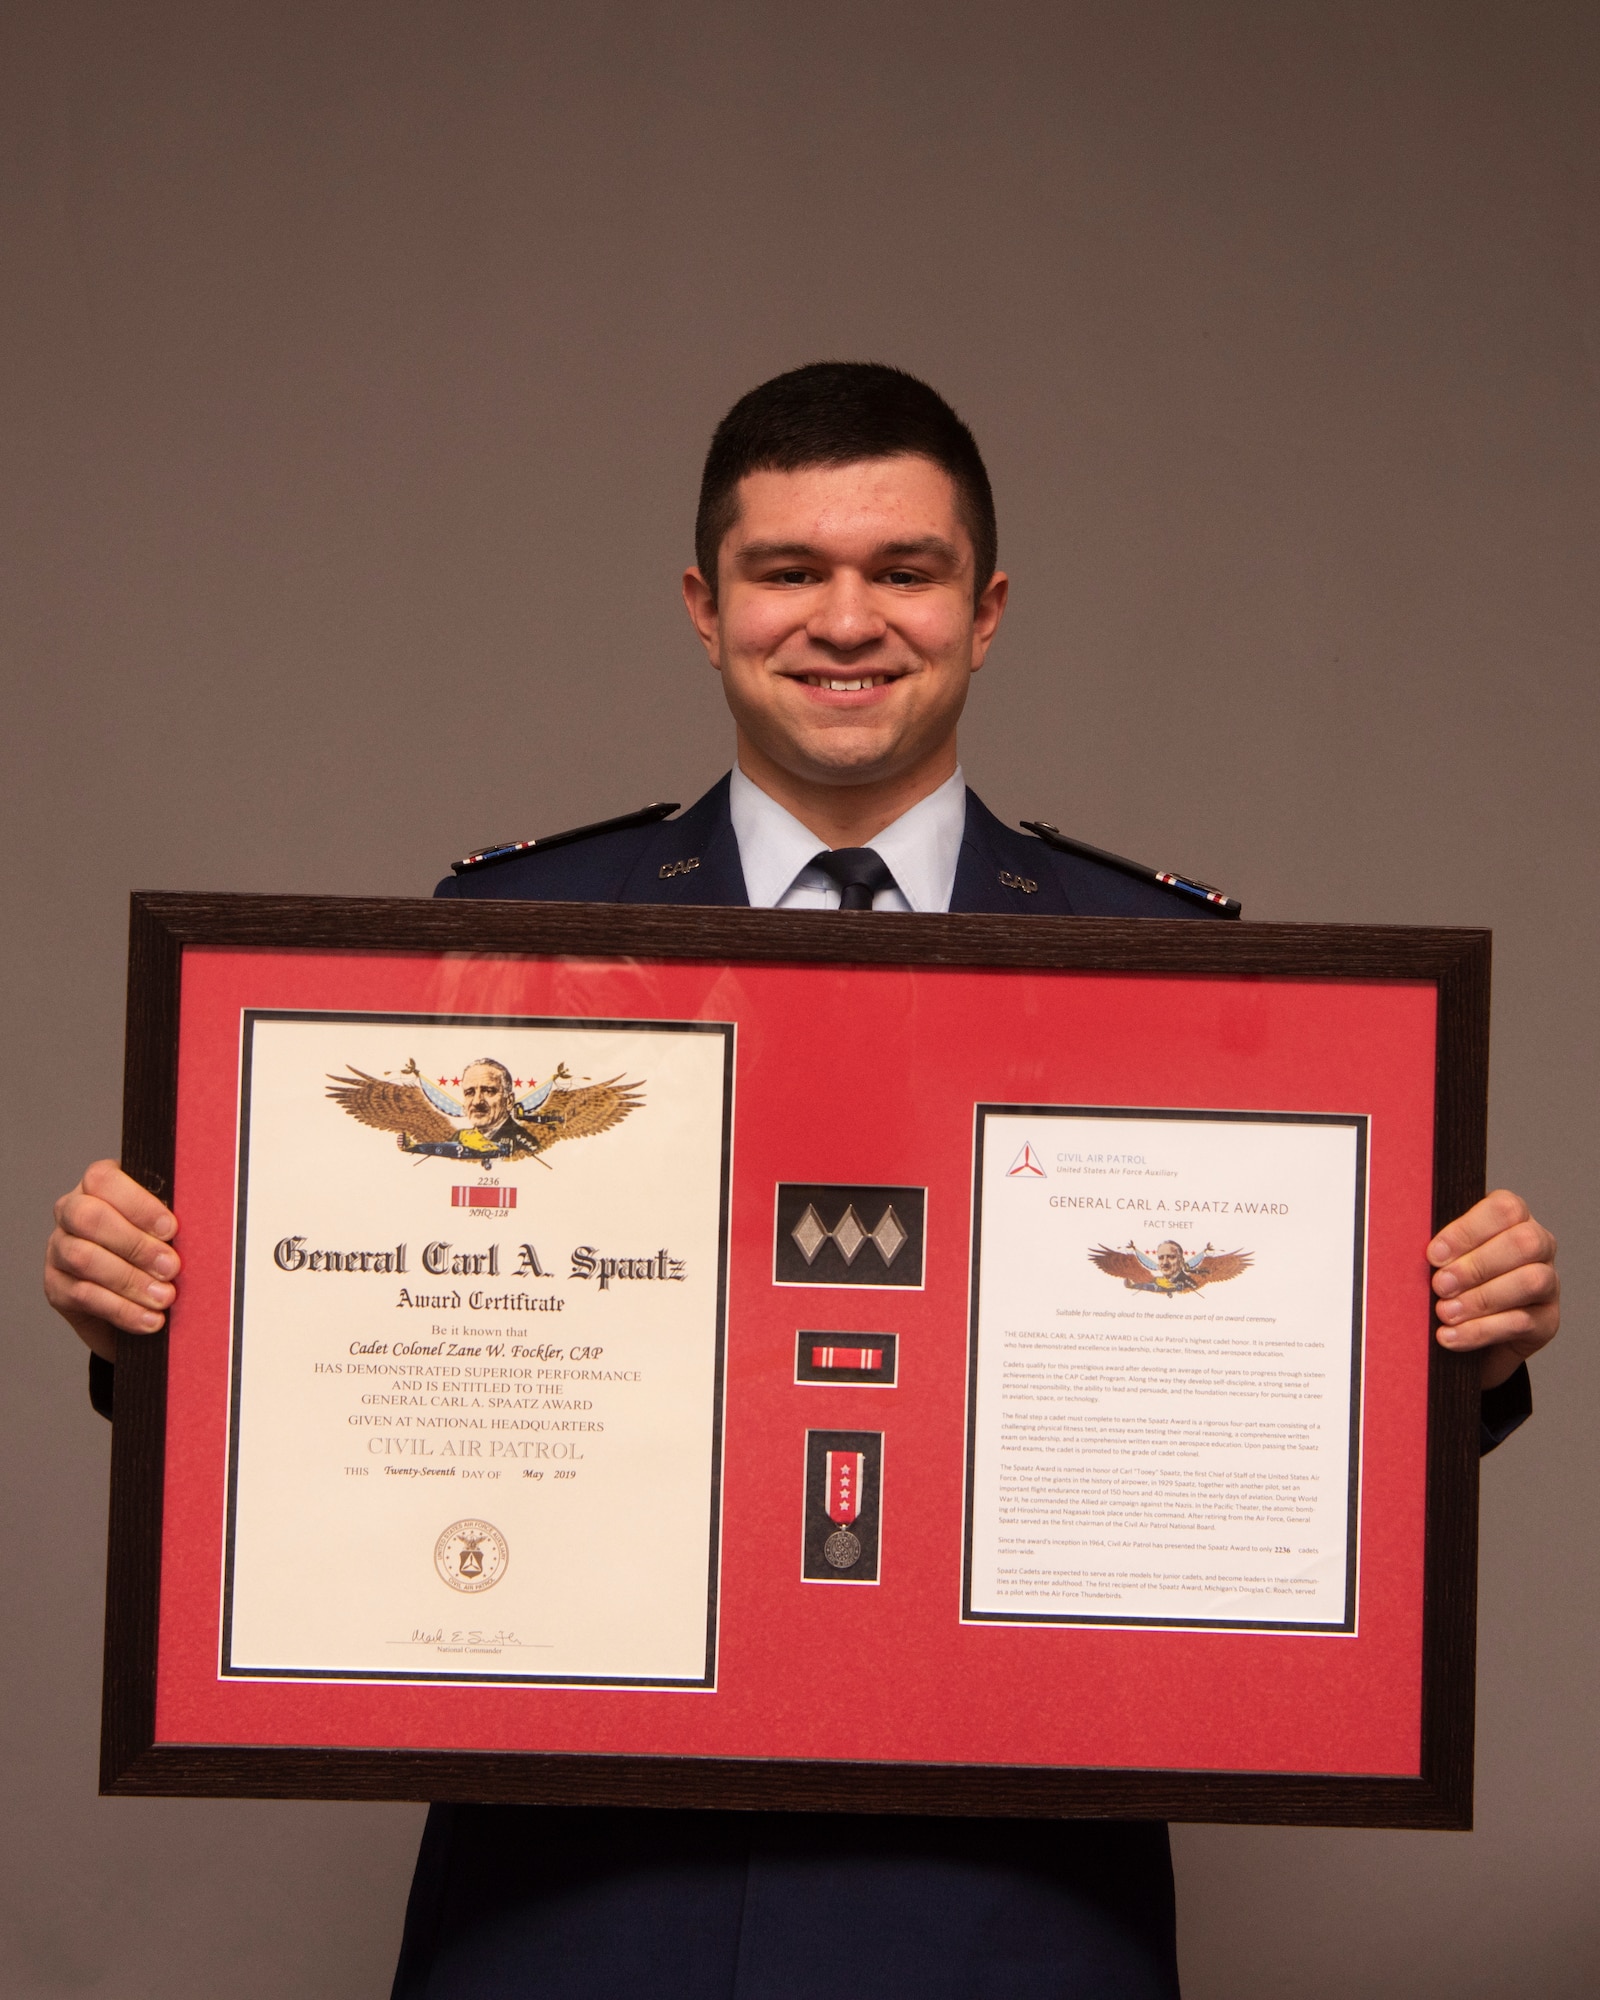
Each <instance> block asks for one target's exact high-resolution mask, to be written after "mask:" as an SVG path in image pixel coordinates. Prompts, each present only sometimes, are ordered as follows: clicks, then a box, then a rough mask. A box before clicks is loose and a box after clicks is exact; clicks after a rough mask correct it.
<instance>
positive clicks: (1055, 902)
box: [950, 789, 1073, 917]
mask: <svg viewBox="0 0 1600 2000" xmlns="http://www.w3.org/2000/svg"><path fill="white" fill-rule="evenodd" d="M950 907H951V909H952V910H961V911H964V912H970V913H979V912H988V913H992V914H994V915H997V916H1015V917H1070V916H1071V915H1072V913H1073V912H1072V905H1071V903H1070V902H1068V900H1067V893H1066V891H1065V890H1064V889H1063V888H1062V886H1061V878H1060V877H1059V876H1058V875H1057V874H1056V871H1055V869H1054V868H1053V867H1051V865H1050V856H1049V853H1048V852H1047V850H1046V849H1045V848H1044V847H1043V845H1042V843H1041V842H1039V841H1037V840H1031V839H1029V837H1028V836H1027V835H1026V834H1023V833H1013V832H1012V831H1011V829H1010V827H1008V826H1005V825H1003V824H1002V823H1001V821H999V820H997V819H996V818H995V816H994V814H993V813H992V812H990V810H989V808H988V807H987V806H986V805H985V804H984V803H983V801H982V799H980V798H979V797H978V795H977V793H976V792H974V791H971V790H970V789H969V791H968V792H967V825H966V831H965V833H964V834H963V835H962V838H961V858H960V860H959V861H958V862H957V863H956V881H955V887H954V889H953V890H952V891H951V894H950Z"/></svg>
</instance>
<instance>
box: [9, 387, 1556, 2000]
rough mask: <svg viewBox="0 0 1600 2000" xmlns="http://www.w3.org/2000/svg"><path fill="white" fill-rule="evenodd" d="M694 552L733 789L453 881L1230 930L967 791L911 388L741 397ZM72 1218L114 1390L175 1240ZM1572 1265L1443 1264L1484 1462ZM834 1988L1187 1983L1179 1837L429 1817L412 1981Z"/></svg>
mask: <svg viewBox="0 0 1600 2000" xmlns="http://www.w3.org/2000/svg"><path fill="white" fill-rule="evenodd" d="M696 556H697V564H696V567H695V568H693V569H691V570H689V571H688V572H687V573H686V575H685V577H684V584H683V588H684V598H685V602H686V604H687V606H688V610H689V615H690V617H691V619H692V620H693V621H694V624H695V627H696V629H697V630H698V632H699V633H700V636H701V639H702V640H703V642H704V644H705V647H706V652H707V655H708V656H709V658H710V661H711V664H712V666H713V667H714V668H715V669H716V671H717V672H718V673H719V674H720V675H721V676H722V681H723V688H724V691H725V693H726V695H727V700H728V706H729V708H730V709H731V711H732V713H733V718H734V724H735V730H736V736H737V748H738V761H737V765H736V767H735V769H734V770H733V772H732V773H730V775H729V776H728V777H726V778H724V779H722V780H721V781H720V782H719V783H718V784H717V785H716V786H714V787H713V789H712V790H711V791H710V792H709V793H707V795H706V796H705V797H704V798H703V799H701V800H700V801H699V803H698V804H696V805H695V806H693V807H691V808H690V810H689V811H688V812H687V813H685V814H683V815H682V816H681V817H680V818H678V819H674V820H663V819H661V818H660V816H659V815H636V816H634V819H633V821H632V822H629V823H622V824H616V823H613V824H612V825H610V826H609V827H603V828H600V829H596V830H593V831H591V832H589V833H588V834H586V835H584V836H582V837H575V838H568V839H564V840H562V841H559V842H555V843H551V844H550V845H548V846H544V845H538V846H535V847H533V848H531V849H529V848H521V849H518V848H506V849H496V850H491V851H490V852H489V853H487V854H486V855H484V856H482V857H478V858H476V859H475V860H474V861H472V862H469V863H468V864H464V865H463V867H462V871H461V872H460V873H457V874H455V875H452V876H450V877H449V878H447V879H446V880H445V881H444V882H442V883H441V884H440V885H439V893H440V894H442V895H449V896H458V897H460V896H465V897H479V896H482V897H508V896H509V897H529V898H543V899H557V900H572V899H578V900H594V901H620V902H656V903H733V904H738V903H754V904H759V905H765V906H778V907H782V908H837V907H843V908H846V909H858V910H861V911H863V912H866V911H868V910H871V909H907V908H909V909H914V910H945V909H957V910H991V911H1008V912H1013V913H1015V914H1016V915H1017V916H1019V917H1025V916H1028V915H1032V914H1039V913H1047V914H1054V915H1067V916H1071V915H1117V916H1158V917H1182V916H1187V917H1194V918H1207V917H1216V916H1220V915H1222V914H1225V912H1224V910H1223V908H1222V906H1221V902H1220V899H1217V898H1216V897H1215V896H1214V895H1211V894H1208V892H1206V891H1204V890H1202V889H1197V888H1194V887H1192V886H1185V885H1181V884H1180V885H1178V886H1175V887H1169V886H1163V885H1162V884H1161V883H1160V882H1159V881H1158V880H1156V879H1155V878H1154V877H1152V876H1149V875H1147V874H1143V873H1142V872H1141V871H1139V870H1137V869H1134V870H1132V872H1129V870H1128V869H1127V868H1124V867H1122V866H1120V865H1112V864H1109V863H1107V862H1105V861H1103V860H1098V859H1095V858H1093V857H1092V855H1085V854H1082V853H1080V852H1077V851H1074V850H1073V849H1072V848H1071V847H1070V846H1063V847H1060V848H1058V847H1056V846H1054V845H1053V844H1051V843H1050V842H1048V841H1047V840H1044V839H1036V838H1033V837H1031V836H1025V835H1022V834H1019V833H1016V832H1013V831H1011V830H1009V829H1008V828H1006V827H1004V826H1003V825H1002V824H1001V823H1000V821H999V820H997V819H996V818H995V817H994V816H993V815H992V814H991V813H989V812H988V811H987V809H986V808H985V807H984V806H983V805H982V804H981V803H980V802H979V800H978V799H977V798H976V797H975V796H974V795H973V794H972V793H970V792H968V791H967V790H966V788H965V786H964V785H963V783H962V778H961V771H960V767H959V765H958V763H957V759H956V725H957V722H958V720H959V717H960V714H961V710H962V707H963V704H964V703H965V700H966V696H967V690H968V687H969V685H970V682H971V678H972V676H973V674H975V673H976V672H977V671H978V669H979V668H980V667H981V666H982V665H983V662H984V657H985V655H986V653H987V651H988V648H989V645H990V642H991V641H992V640H993V638H994V635H995V632H996V630H997V628H998V626H999V623H1000V619H1001V616H1002V614H1003V612H1004V609H1005V601H1006V590H1007V580H1006V578H1005V576H1004V575H1003V574H1002V573H1001V572H1000V571H999V570H998V569H997V568H996V566H995V526H994V509H993V504H992V501H991V498H990V493H989V483H988V479H987V476H986V474H985V472H984V468H983V463H982V460H981V459H980V457H979V455H978V450H977V446H976V444H975V443H974V442H973V439H972V437H971V434H970V433H969V432H968V431H967V429H966V428H965V426H964V425H963V424H961V422H960V421H959V419H958V418H957V417H956V416H955V414H954V412H953V411H951V410H950V409H949V408H948V406H947V405H946V404H945V403H943V402H942V401H941V399H940V398H939V397H938V396H936V395H935V394H934V392H933V391H932V390H931V389H929V388H927V387H926V386H925V385H924V384H922V383H920V382H917V381H915V380H913V379H912V378H911V377H909V376H907V375H904V374H902V373H900V372H899V371H897V370H894V369H889V368H881V367H876V366H867V365H859V364H845V363H824V364H820V365H817V366H814V367H810V368H802V369H798V370H795V371H794V372H793V373H791V374H788V375H784V376H779V377H778V378H777V379H776V380H774V381H772V382H768V383H766V384H764V385H763V386H762V387H760V388H758V389H755V390H753V391H752V392H751V393H750V394H749V395H748V396H746V397H744V398H743V399H741V401H740V402H739V403H738V404H736V405H735V407H734V409H733V410H732V411H731V412H730V413H729V415H728V416H727V417H726V418H725V419H724V421H723V423H722V424H721V425H720V426H719V428H718V430H717V433H716V436H715V437H714V439H713V441H712V446H711V451H710V455H709V457H708V459H707V462H706V468H705V476H704V481H703V484H702V489H701V499H700V510H699V517H698V521H697V527H696ZM641 818H642V819H644V820H645V821H646V822H647V823H645V824H639V823H638V821H639V820H640V819H641ZM867 920H868V919H867V917H866V916H865V915H863V921H867ZM56 1216H57V1227H56V1230H55V1233H54V1234H53V1235H52V1237H51V1239H50V1248H49V1252H48V1259H47V1265H46V1274H45V1289H46V1293H47V1295H48V1297H49V1298H50V1301H51V1303H52V1304H53V1305H54V1306H55V1307H56V1308H57V1310H58V1311H60V1312H61V1313H62V1314H63V1315H64V1317H66V1318H67V1319H68V1321H69V1322H70V1323H71V1324H72V1325H73V1326H74V1327H75V1328H76V1330H77V1331H78V1333H79V1334H80V1336H81V1337H82V1338H83V1339H84V1340H85V1341H86V1342H87V1343H88V1344H89V1346H90V1347H91V1348H92V1349H93V1350H94V1352H95V1355H96V1357H97V1360H96V1362H95V1363H92V1364H91V1368H92V1372H94V1373H95V1374H96V1375H97V1377H98V1385H97V1386H98V1388H99V1391H100V1400H101V1401H102V1402H103V1403H104V1402H106V1401H108V1400H109V1379H108V1378H109V1374H110V1370H109V1368H108V1367H107V1365H106V1361H107V1359H108V1358H109V1356H110V1354H111V1353H112V1351H113V1339H112V1329H113V1328H114V1327H123V1328H127V1329H130V1330H133V1331H143V1332H150V1331H154V1330H155V1329H156V1328H157V1327H159V1326H160V1325H161V1324H162V1320H163V1316H164V1313H165V1310H166V1308H167V1307H168V1306H169V1305H170V1304H171V1302H172V1299H173V1297H174V1295H175V1286H174V1282H173V1281H174V1280H175V1279H176V1277H177V1275H178V1269H179V1260H178V1256H177V1252H176V1251H175V1250H174V1249H173V1247H172V1239H173V1237H174V1236H175V1234H176V1230H177V1222H176V1219H175V1218H174V1217H173V1216H172V1214H171V1213H170V1212H169V1211H167V1210H166V1209H165V1208H164V1207H163V1206H162V1204H161V1203H160V1202H158V1201H157V1200H156V1199H155V1198H154V1197H153V1196H152V1195H150V1194H149V1193H147V1192H146V1191H145V1190H144V1189H142V1188H139V1187H138V1186H136V1185H135V1183H133V1182H132V1181H131V1180H129V1179H128V1178H127V1176H125V1175H123V1174H121V1173H120V1171H119V1170H118V1169H117V1167H116V1166H115V1164H114V1163H112V1162H110V1161H101V1162H99V1163H97V1165H95V1166H94V1167H92V1168H90V1170H89V1172H88V1173H87V1174H86V1175H85V1176H84V1179H83V1181H82V1183H80V1185H79V1186H78V1187H77V1188H75V1189H74V1190H73V1192H72V1193H71V1194H69V1195H66V1196H64V1197H63V1198H62V1200H61V1201H60V1202H59V1203H58V1204H57V1210H56ZM1421 1247H1422V1246H1420V1245H1419V1249H1420V1248H1421ZM1554 1250H1555V1246H1554V1243H1553V1241H1552V1239H1551V1238H1550V1236H1549V1233H1548V1232H1547V1231H1545V1230H1544V1229H1542V1228H1541V1227H1540V1225H1539V1224H1538V1223H1536V1222H1535V1221H1533V1220H1532V1218H1531V1217H1530V1216H1529V1214H1528V1211H1527V1208H1526V1205H1525V1204H1524V1203H1522V1202H1521V1201H1520V1200H1519V1199H1518V1198H1517V1197H1516V1196H1514V1195H1510V1194H1507V1193H1504V1192H1500V1193H1497V1194H1493V1195H1490V1196H1489V1197H1488V1198H1487V1199H1486V1200H1485V1201H1483V1202H1480V1203H1479V1204H1478V1205H1477V1207H1475V1208H1474V1209H1473V1210H1471V1212H1470V1213H1469V1214H1467V1215H1466V1216H1463V1217H1462V1218H1461V1219H1460V1220H1459V1221H1457V1222H1455V1223H1453V1224H1451V1225H1450V1227H1449V1228H1448V1229H1446V1230H1445V1231H1443V1232H1442V1233H1441V1234H1440V1236H1439V1237H1438V1238H1437V1239H1436V1240H1435V1241H1434V1242H1433V1243H1431V1244H1429V1245H1428V1246H1427V1256H1428V1258H1429V1261H1430V1262H1431V1263H1432V1264H1433V1266H1434V1268H1435V1276H1434V1289H1435V1292H1436V1293H1437V1295H1438V1298H1439V1301H1440V1304H1439V1317H1440V1320H1441V1322H1442V1324H1441V1329H1440V1335H1439V1337H1440V1339H1441V1340H1442V1341H1444V1342H1445V1343H1446V1344H1447V1345H1451V1346H1456V1347H1459V1348H1462V1349H1469V1350H1477V1351H1481V1353H1482V1354H1483V1383H1484V1388H1485V1391H1486V1394H1485V1398H1484V1431H1485V1436H1484V1442H1485V1447H1486V1448H1491V1447H1492V1446H1493V1445H1494V1444H1497V1443H1498V1442H1499V1441H1500V1439H1501V1438H1502V1437H1503V1436H1505V1435H1506V1434H1507V1433H1508V1432H1509V1431H1510V1430H1511V1429H1513V1428H1514V1427H1515V1426H1516V1424H1517V1423H1518V1422H1520V1421H1521V1419H1522V1417H1523V1416H1525V1415H1526V1413H1527V1409H1528V1400H1527V1376H1526V1372H1525V1370H1524V1369H1523V1367H1522V1362H1523V1359H1524V1358H1525V1357H1526V1356H1527V1355H1528V1354H1531V1353H1532V1352H1534V1351H1535V1350H1536V1349H1537V1348H1539V1347H1540V1346H1542V1345H1543V1344H1544V1343H1545V1342H1546V1341H1547V1340H1549V1339H1550V1338H1551V1337H1552V1335H1553V1334H1554V1333H1555V1330H1556V1325H1557V1316H1558V1306H1557V1281H1556V1277H1555V1271H1554V1268H1553V1262H1552V1260H1553V1257H1554ZM102 1357H104V1358H102ZM846 1984H847V1985H849V1986H850V1987H851V1988H860V1989H863V1990H866V1991H869V1992H872V1993H875V1994H877V1995H880V1996H883V2000H935V1996H941V1995H949V1996H952V2000H954V1996H957V1995H960V1996H974V1995H982V1996H990V1995H992V1996H1017V2000H1022V1996H1027V2000H1041V1997H1042V1996H1046V1995H1060V1996H1069V1995H1072V1996H1077V1995H1084V1996H1087V1995H1098V1994H1107V1995H1109V1994H1112V1993H1115V1994H1118V1995H1121V1996H1128V2000H1133V1996H1152V2000H1154V1996H1171V1995H1174V1994H1175V1993H1176V1991H1177V1969H1176V1954H1175V1945H1174V1937H1173V1908H1172V1879H1171V1868H1170V1863H1169V1860H1168V1855H1167V1841H1166V1830H1165V1828H1164V1827H1160V1826H1154V1825H1130V1824H1110V1823H1105V1824H1101V1823H1094V1822H1082V1823H1065V1824H1063V1823H1059V1822H1057V1823H1040V1822H1003V1821H990V1822H974V1821H962V1820H946V1821H918V1820H913V1819H904V1818H895V1819H887V1818H886V1819H874V1818H871V1817H866V1816H850V1815H844V1816H838V1817H824V1816H820V1815H805V1814H794V1815H784V1814H738V1813H652V1812H648V1811H638V1812H630V1811H611V1810H570V1809H535V1808H496V1807H445V1808H440V1807H436V1808H435V1809H434V1812H433V1814H432V1815H431V1817H430V1820H429V1826H428V1832H427V1835H426V1837H425V1839H424V1843H423V1851H422V1856H421V1860H420V1862H419V1865H418V1871H417V1878H416V1882H415V1885H414V1887H413V1891H412V1900H411V1907H410V1911H409V1913H408V1917H407V1926H406V1941H405V1946H404V1949H403V1952H402V1958H401V1965H400V1970H399V1973H398V1975H397V1980H396V1986H395V1993H396V1995H397V1996H398V2000H424V1996H425V2000H499V1996H511V1995H518V1996H539V2000H580V1996H581V1997H582V2000H590V1996H594V2000H600V1996H607V1997H608V2000H609V1996H622V1995H632V1994H635V1993H645V1992H648V1993H650V1994H652V1995H653V1996H656V2000H671V1996H678V1995H681V1996H683V2000H690V1996H693V1997H694V2000H700V1996H705V1995H711V1994H718V1995H729V1996H732V2000H791V1996H792V2000H814V1996H816V1995H818V1994H820V1993H823V1992H825V1991H828V1990H831V1989H832V1988H833V1987H835V1986H843V1985H846Z"/></svg>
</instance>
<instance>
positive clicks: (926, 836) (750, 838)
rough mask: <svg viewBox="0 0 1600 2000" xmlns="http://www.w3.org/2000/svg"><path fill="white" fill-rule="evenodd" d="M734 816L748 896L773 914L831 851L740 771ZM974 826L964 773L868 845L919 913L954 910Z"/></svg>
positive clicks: (731, 802) (734, 784)
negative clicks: (820, 855)
mask: <svg viewBox="0 0 1600 2000" xmlns="http://www.w3.org/2000/svg"><path fill="white" fill-rule="evenodd" d="M728 810H729V812H730V814H731V815H732V819H733V832H734V838H735V839H736V840H737V841H738V843H739V861H740V864H741V866H742V867H743V869H744V883H745V890H746V892H747V894H748V895H749V898H750V903H751V907H752V908H753V909H766V910H770V909H774V908H775V907H776V906H777V904H778V903H779V902H780V901H781V900H782V898H783V897H784V896H785V895H786V894H787V892H788V891H789V889H790V888H792V887H793V885H794V882H795V879H796V877H797V876H799V875H801V874H802V873H803V872H804V871H805V869H806V868H807V867H808V866H809V865H810V862H811V857H812V856H813V855H814V854H815V853H816V852H817V850H818V848H820V847H821V846H822V845H823V844H824V843H823V842H822V841H820V840H818V838H817V836H816V835H815V834H814V833H813V832H812V831H811V829H810V828H809V827H807V826H803V825H802V824H801V822H800V821H799V820H797V819H796V818H795V816H794V814H793V813H791V812H789V811H787V810H786V809H785V808H784V807H783V806H780V805H779V804H778V802H777V800H776V799H774V798H771V797H769V796H768V794H767V793H766V792H764V791H762V789H761V787H760V786H759V785H758V784H756V783H755V782H754V780H753V779H750V778H747V777H746V776H745V774H744V772H743V771H741V770H740V769H739V768H738V767H737V765H736V766H735V767H734V771H733V776H732V780H731V782H730V784H729V788H728ZM966 824H967V781H966V779H965V778H964V777H963V776H962V774H961V771H960V768H959V766H958V767H957V769H956V770H955V771H954V772H953V773H952V774H951V775H950V776H949V777H948V778H946V779H945V781H944V783H943V784H942V785H941V786H940V787H939V788H938V790H937V791H934V792H930V793H929V794H928V796H927V797H926V798H925V799H918V801H917V803H916V804H915V805H914V806H912V807H911V809H910V810H909V811H908V812H903V813H902V814H901V815H900V817H899V818H898V819H897V820H895V821H894V822H893V823H892V824H891V825H889V826H886V827H885V828H884V829H883V831H882V833H879V834H876V835H874V837H873V839H872V840H871V841H870V843H868V844H869V845H870V846H871V847H872V848H873V849H874V850H875V852H877V853H878V854H880V855H881V856H882V857H883V861H884V864H885V866H886V867H887V868H888V869H889V872H890V873H891V874H892V875H893V876H894V879H895V881H896V882H897V883H898V884H899V887H900V892H901V894H902V895H903V896H904V897H905V899H906V901H907V902H908V903H909V904H910V905H911V907H912V909H913V910H948V909H949V907H950V896H951V892H952V891H953V890H954V888H955V881H956V864H957V862H958V861H959V860H960V858H961V841H962V836H963V835H964V833H965V831H966Z"/></svg>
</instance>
